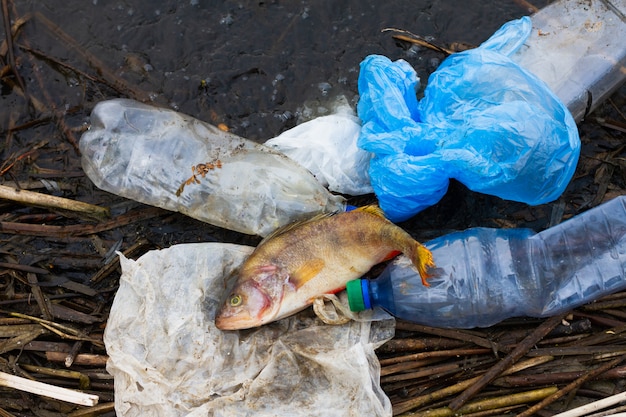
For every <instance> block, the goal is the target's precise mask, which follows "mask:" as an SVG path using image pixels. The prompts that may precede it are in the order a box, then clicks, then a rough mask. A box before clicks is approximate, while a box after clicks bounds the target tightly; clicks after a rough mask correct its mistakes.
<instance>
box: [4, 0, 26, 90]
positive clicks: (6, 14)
mask: <svg viewBox="0 0 626 417" xmlns="http://www.w3.org/2000/svg"><path fill="white" fill-rule="evenodd" d="M2 18H3V22H4V35H5V36H6V40H7V55H8V56H9V65H10V66H11V71H13V75H15V79H16V80H17V83H18V84H19V86H20V88H21V89H22V91H23V92H24V94H26V85H25V84H24V80H23V79H22V77H21V76H20V73H19V72H18V71H17V64H16V63H15V55H14V51H13V34H12V33H11V18H10V16H9V4H8V0H2Z"/></svg>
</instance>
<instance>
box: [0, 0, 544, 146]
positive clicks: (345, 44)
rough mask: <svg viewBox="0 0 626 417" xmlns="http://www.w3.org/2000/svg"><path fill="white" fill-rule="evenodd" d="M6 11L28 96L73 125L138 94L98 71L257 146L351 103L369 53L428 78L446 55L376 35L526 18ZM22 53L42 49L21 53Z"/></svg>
mask: <svg viewBox="0 0 626 417" xmlns="http://www.w3.org/2000/svg"><path fill="white" fill-rule="evenodd" d="M13 3H14V4H15V5H14V7H13V8H12V12H11V13H12V16H11V17H12V19H13V20H15V19H17V18H18V17H25V18H27V19H28V20H27V21H26V23H25V24H24V25H23V26H22V27H21V30H20V32H19V33H18V35H17V36H16V48H15V51H16V56H17V57H18V62H19V63H20V72H21V73H22V76H23V77H24V79H25V81H26V85H27V89H29V90H30V91H31V92H32V93H33V94H34V95H37V96H38V97H39V98H40V100H43V101H46V100H45V99H44V98H42V97H41V95H42V94H43V92H42V91H39V90H41V86H42V85H43V88H44V89H46V90H47V91H46V94H48V96H49V97H50V98H49V102H51V103H52V104H54V105H55V106H57V108H60V109H65V108H67V109H78V115H77V118H76V123H80V122H81V121H82V120H81V119H80V117H78V116H84V115H85V114H88V110H89V109H90V108H91V107H92V106H93V103H94V102H96V101H99V100H101V99H105V98H109V97H112V96H120V95H131V96H132V95H133V94H132V93H130V92H127V91H128V90H129V89H128V88H121V89H118V90H112V89H109V88H104V87H102V85H99V84H98V83H94V82H91V81H89V80H88V79H87V78H86V76H84V75H81V74H80V73H79V72H77V71H81V72H82V71H84V73H85V74H93V75H100V74H102V73H103V72H104V74H111V75H113V76H114V77H119V78H120V79H121V80H123V81H125V82H126V83H128V85H130V86H132V87H133V89H136V90H137V92H141V93H142V94H143V97H148V98H150V99H151V100H154V101H156V102H158V103H161V104H166V105H169V106H171V107H172V108H175V109H178V110H180V111H182V112H185V113H189V114H192V115H194V116H196V117H199V118H201V119H204V120H208V121H212V122H214V123H225V124H226V125H228V126H229V127H230V128H231V129H232V130H233V132H234V133H236V134H239V135H241V136H244V137H247V138H250V139H255V140H265V139H268V138H270V137H272V136H274V135H275V134H277V133H279V132H281V131H283V130H285V129H286V128H289V127H291V126H293V125H294V124H295V123H296V122H297V121H298V118H299V117H307V116H310V114H311V112H313V113H319V112H324V111H325V106H324V104H325V103H327V101H328V100H329V98H332V97H334V96H336V95H339V94H344V95H346V97H347V98H348V99H349V100H351V101H352V102H355V100H356V92H357V89H356V81H357V77H358V70H359V63H360V62H361V60H362V59H363V58H364V57H365V56H367V55H368V54H374V53H375V54H383V55H386V56H388V57H389V58H391V59H398V58H404V59H406V60H407V61H409V62H410V63H411V64H412V65H414V66H415V67H416V69H417V70H418V73H419V74H420V76H421V77H422V79H423V80H424V81H425V80H426V77H427V75H428V74H429V73H430V72H431V71H433V70H434V69H435V68H436V66H437V64H438V63H439V62H440V60H441V59H442V58H443V57H442V56H441V55H440V54H437V53H433V52H430V51H424V50H421V49H419V48H406V47H400V46H398V45H397V44H396V42H395V41H394V39H393V38H392V37H391V36H390V34H389V33H382V32H381V29H383V28H387V27H394V28H401V29H405V30H409V31H411V32H413V33H416V34H419V35H421V36H424V37H429V38H431V39H433V40H434V41H435V42H440V43H442V44H447V43H450V42H458V41H461V42H467V43H470V44H478V43H480V42H481V41H483V40H484V39H486V38H487V37H488V36H489V35H490V34H491V33H493V31H494V30H496V29H497V28H498V27H499V26H500V25H502V24H503V23H504V22H506V21H508V20H510V19H514V18H518V17H520V16H522V15H525V14H528V9H527V8H525V7H522V6H521V5H520V4H521V2H519V0H518V1H513V0H510V1H468V2H463V3H460V2H455V1H452V0H447V1H406V0H404V1H401V0H390V1H384V2H383V1H362V0H342V1H337V2H334V1H322V0H304V1H276V0H274V1H271V0H268V1H203V0H186V1H180V2H176V1H139V0H128V1H103V0H89V1H85V0H71V1H67V0H44V1H41V0H36V1H19V2H17V1H15V2H13ZM543 3H545V2H541V3H534V5H535V6H537V7H541V6H542V5H543ZM31 13H34V14H31ZM29 16H30V17H29ZM42 16H43V17H42ZM24 45H27V46H28V47H30V48H31V49H32V50H35V51H38V52H39V53H38V54H37V55H33V54H32V53H28V52H26V51H25V50H24V49H23V46H24ZM56 61H59V62H60V63H57V62H56ZM61 64H65V65H67V66H63V65H61ZM0 106H1V107H0V123H2V124H3V125H4V124H6V123H7V122H8V120H10V119H13V120H14V122H17V123H18V124H19V123H20V122H21V123H25V122H27V121H28V120H29V119H32V118H33V117H38V116H39V115H37V114H33V111H32V109H29V108H28V107H27V106H26V105H25V101H24V99H23V98H22V97H20V96H19V95H17V94H15V93H14V92H12V90H11V88H10V87H9V86H6V85H3V89H2V95H1V96H0ZM83 109H84V110H87V111H86V112H83V111H82V110H83ZM16 119H17V120H16ZM3 130H4V128H3Z"/></svg>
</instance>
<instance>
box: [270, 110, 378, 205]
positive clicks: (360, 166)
mask: <svg viewBox="0 0 626 417" xmlns="http://www.w3.org/2000/svg"><path fill="white" fill-rule="evenodd" d="M360 132H361V122H360V120H359V118H358V117H357V116H356V114H355V112H354V110H353V109H352V108H351V107H350V106H349V105H348V104H347V103H346V104H343V105H339V106H337V108H336V109H335V110H334V112H333V114H331V115H328V116H321V117H317V118H315V119H313V120H309V121H307V122H304V123H302V124H299V125H297V126H296V127H294V128H291V129H289V130H287V131H285V132H283V133H281V134H280V135H278V136H277V137H275V138H273V139H270V140H268V141H267V142H265V144H264V145H266V146H269V147H270V148H274V149H276V150H277V151H279V152H282V153H284V154H285V155H287V156H288V157H289V158H291V159H293V160H294V161H296V162H298V163H299V164H300V165H302V166H303V167H305V168H306V169H308V170H309V171H310V172H311V173H312V174H313V175H314V176H315V178H317V180H318V181H319V182H321V183H322V185H324V186H326V187H328V189H329V190H331V191H334V192H337V193H341V194H348V195H363V194H370V193H372V192H374V190H373V189H372V186H371V184H370V178H369V174H368V172H367V171H368V169H369V161H370V159H371V158H372V154H371V153H369V152H366V151H364V150H363V149H361V148H359V147H358V146H357V140H358V138H359V134H360Z"/></svg>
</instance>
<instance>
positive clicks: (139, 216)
mask: <svg viewBox="0 0 626 417" xmlns="http://www.w3.org/2000/svg"><path fill="white" fill-rule="evenodd" d="M163 213H166V211H164V210H163V209H158V208H154V207H150V208H146V209H141V210H135V211H132V212H128V213H124V214H122V215H120V216H118V217H116V218H114V219H111V220H108V221H105V222H101V223H98V224H95V225H84V224H77V225H71V226H51V225H41V224H27V223H16V222H0V231H2V232H3V233H16V234H23V235H29V236H48V237H68V236H85V235H91V234H94V233H100V232H103V231H105V230H111V229H115V228H117V227H121V226H125V225H127V224H130V223H133V222H136V221H141V220H146V219H150V218H152V217H157V216H160V215H162V214H163Z"/></svg>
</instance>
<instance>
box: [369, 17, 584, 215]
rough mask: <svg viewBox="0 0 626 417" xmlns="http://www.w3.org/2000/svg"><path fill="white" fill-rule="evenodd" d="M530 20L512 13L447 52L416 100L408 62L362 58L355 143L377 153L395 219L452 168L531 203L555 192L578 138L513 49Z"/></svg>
mask: <svg viewBox="0 0 626 417" xmlns="http://www.w3.org/2000/svg"><path fill="white" fill-rule="evenodd" d="M531 30H532V25H531V21H530V19H529V18H528V17H524V18H521V19H519V20H515V21H511V22H508V23H507V24H505V25H504V26H502V28H500V30H498V31H497V32H496V33H495V34H494V35H493V36H492V37H491V38H490V39H488V40H487V41H485V42H484V43H483V44H482V45H481V46H480V47H478V48H476V49H473V50H469V51H465V52H460V53H456V54H453V55H450V56H449V57H448V58H447V59H446V60H444V61H443V62H442V63H441V65H440V66H439V68H438V69H437V70H436V71H435V72H434V73H433V74H431V76H430V78H429V80H428V85H427V87H426V89H425V91H424V98H423V99H421V100H420V101H419V102H418V100H417V98H416V87H417V85H418V79H417V76H416V74H415V71H414V69H413V68H412V67H411V66H410V65H409V64H408V63H407V62H405V61H403V60H398V61H396V62H391V61H390V60H389V59H388V58H385V57H382V56H377V55H372V56H368V57H367V58H366V59H365V60H364V61H363V62H362V63H361V72H360V75H359V94H360V100H359V103H358V108H357V110H358V114H359V117H360V118H361V120H362V122H363V126H362V128H361V134H360V136H359V140H358V145H359V146H360V147H361V148H363V149H365V150H367V151H369V152H372V153H373V154H374V155H375V156H374V158H373V159H372V160H371V163H370V171H369V174H370V178H371V182H372V186H373V188H374V191H375V193H376V195H377V197H378V200H379V204H380V206H381V208H382V209H383V211H384V212H385V214H386V215H387V216H388V217H389V218H390V219H391V220H393V221H402V220H406V219H408V218H410V217H411V216H413V215H415V214H416V213H418V212H419V211H421V210H423V209H425V208H427V207H429V206H431V205H433V204H435V203H437V202H438V201H439V200H440V199H441V198H442V197H443V195H444V194H445V193H446V191H447V189H448V184H449V179H450V178H454V179H456V180H458V181H460V182H461V183H463V184H465V185H466V186H467V187H468V188H469V189H471V190H473V191H477V192H481V193H485V194H491V195H495V196H498V197H501V198H503V199H508V200H514V201H520V202H525V203H528V204H531V205H535V204H543V203H547V202H550V201H553V200H555V199H556V198H558V197H559V195H561V193H562V192H563V190H564V189H565V187H566V186H567V184H568V183H569V181H570V179H571V177H572V175H573V174H574V170H575V168H576V163H577V161H578V156H579V154H580V140H579V137H578V130H577V127H576V123H575V122H574V119H573V118H572V116H571V114H570V112H569V111H568V109H567V108H566V107H565V106H564V105H563V103H561V101H560V100H559V99H558V98H557V97H556V96H555V95H554V93H552V91H550V89H549V88H548V87H547V86H546V85H545V84H544V83H543V81H541V80H540V79H538V78H537V77H536V76H534V75H533V74H531V73H529V72H528V71H526V70H525V69H523V68H521V67H520V66H518V65H517V64H516V63H514V62H513V61H512V60H511V59H509V55H511V54H513V53H514V52H515V51H516V50H517V49H518V48H519V47H520V46H521V45H522V44H523V43H524V41H525V40H526V38H527V37H528V35H529V34H530V31H531ZM546 59H549V57H547V58H546Z"/></svg>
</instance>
